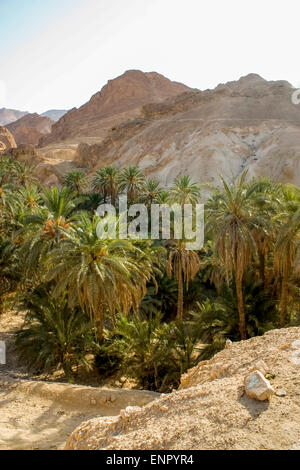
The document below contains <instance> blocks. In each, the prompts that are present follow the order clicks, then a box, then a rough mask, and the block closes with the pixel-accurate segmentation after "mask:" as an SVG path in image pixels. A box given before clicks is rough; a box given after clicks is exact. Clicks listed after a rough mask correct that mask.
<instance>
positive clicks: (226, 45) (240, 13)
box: [0, 0, 300, 112]
mask: <svg viewBox="0 0 300 470" xmlns="http://www.w3.org/2000/svg"><path fill="white" fill-rule="evenodd" d="M299 18H300V2H299V0H284V1H283V0H251V1H250V0H0V58H1V62H0V107H2V106H6V107H9V108H15V109H21V110H27V111H30V112H33V111H37V112H43V111H45V110H47V109H50V108H58V109H64V108H65V109H69V108H72V107H74V106H76V107H78V106H80V105H82V104H83V103H85V102H86V101H87V100H88V99H89V98H90V97H91V95H92V94H94V93H95V92H97V91H98V90H99V89H101V88H102V86H103V85H105V83H106V82H107V80H109V79H112V78H114V77H116V76H118V75H121V74H122V73H123V72H124V71H125V70H128V69H140V70H143V71H144V72H149V71H157V72H159V73H162V74H163V75H165V76H166V77H168V78H170V79H172V80H176V81H180V82H183V83H185V84H186V85H189V86H191V87H193V88H199V89H206V88H213V87H214V86H216V85H217V84H218V83H224V82H226V81H229V80H236V79H238V78H239V77H240V76H242V75H246V74H248V73H250V72H254V73H259V74H260V75H262V76H263V77H264V78H266V79H269V80H279V79H285V80H288V81H289V82H290V83H292V84H293V85H294V86H297V87H299V86H300V66H299V61H300V57H299V21H300V20H299Z"/></svg>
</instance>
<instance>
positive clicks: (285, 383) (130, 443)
mask: <svg viewBox="0 0 300 470" xmlns="http://www.w3.org/2000/svg"><path fill="white" fill-rule="evenodd" d="M299 338H300V328H299V327H296V328H284V329H281V330H272V331H269V332H268V333H266V334H265V335H264V336H260V337H254V338H251V339H249V340H247V341H240V342H234V343H232V345H231V346H230V348H227V349H224V350H223V351H221V352H219V353H218V354H216V355H215V356H214V357H213V358H212V359H211V360H209V361H203V362H200V363H199V364H198V365H197V366H196V367H194V368H193V369H191V370H189V371H188V372H187V374H185V375H184V376H183V377H182V381H181V387H180V390H178V391H175V392H173V393H170V394H167V395H162V396H161V397H160V398H158V399H156V400H154V401H152V402H151V403H149V404H147V405H146V406H141V407H136V406H133V407H127V408H126V409H124V410H123V411H121V412H120V414H119V416H112V417H95V418H94V419H92V420H89V421H86V422H84V423H82V424H81V425H80V426H78V427H77V428H76V429H75V430H74V432H73V433H72V435H71V436H70V438H69V439H68V441H67V443H66V447H65V448H66V449H72V450H80V449H82V450H83V449H85V450H102V449H106V450H125V449H126V450H133V449H136V450H146V449H150V450H153V449H156V450H160V449H162V450H164V449H168V450H171V449H178V450H181V449H199V450H220V449H225V450H227V449H228V450H229V449H232V450H238V449H239V450H242V449H257V450H258V449H293V448H299V443H300V406H299V387H300V374H299V371H300V369H299V364H296V363H295V362H294V361H293V360H292V358H293V354H295V351H300V344H299V345H298V341H299ZM262 358H263V359H262ZM262 361H263V364H262ZM259 365H263V366H264V367H265V368H266V370H268V371H269V372H270V371H271V372H272V374H270V375H272V377H273V378H272V379H271V380H272V382H271V384H270V385H271V386H272V387H274V388H276V390H278V391H279V390H282V389H283V390H284V391H285V392H286V395H287V397H288V399H286V398H284V397H283V395H282V394H280V396H277V395H274V397H273V398H272V400H270V401H260V400H253V399H252V398H250V397H249V396H248V395H246V394H245V393H244V378H245V375H246V376H249V377H251V376H253V373H252V372H251V370H252V369H253V367H255V366H259ZM258 375H259V378H258V380H259V383H260V381H262V382H263V380H265V379H264V377H263V375H262V374H261V373H259V374H258ZM250 382H251V380H250ZM250 385H251V383H250ZM270 385H269V384H268V383H267V384H264V386H265V387H266V389H267V390H269V387H270ZM251 388H252V390H253V388H254V387H253V386H252V387H251ZM262 396H263V395H261V394H260V398H261V397H262Z"/></svg>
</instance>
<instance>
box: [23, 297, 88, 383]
mask: <svg viewBox="0 0 300 470" xmlns="http://www.w3.org/2000/svg"><path fill="white" fill-rule="evenodd" d="M24 307H27V308H28V313H27V315H26V318H25V323H24V325H23V328H22V329H21V330H20V331H19V332H18V333H17V338H16V347H17V350H18V352H19V354H20V358H21V359H23V360H24V361H25V362H26V363H27V364H28V367H29V368H30V369H34V370H35V371H36V372H37V373H43V372H51V371H53V370H55V369H59V368H60V367H62V369H63V371H64V373H65V376H66V378H67V379H68V381H69V382H73V381H74V370H73V369H74V367H75V366H77V367H78V366H83V367H84V368H85V369H87V370H90V369H91V368H92V365H91V362H90V361H89V360H88V359H87V357H86V356H87V355H88V354H91V353H95V352H96V351H97V344H96V343H95V341H94V333H93V324H92V323H91V322H90V321H89V320H88V318H87V316H86V315H85V314H84V313H83V312H82V311H81V310H80V309H79V308H73V309H71V308H69V307H68V304H67V299H66V295H65V294H64V295H62V296H61V298H59V299H57V300H54V299H53V298H51V295H49V294H47V292H46V291H45V289H36V290H35V292H34V293H33V294H31V295H30V296H29V298H28V299H27V300H26V301H25V302H24Z"/></svg>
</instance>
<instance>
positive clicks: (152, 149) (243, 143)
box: [77, 74, 300, 184]
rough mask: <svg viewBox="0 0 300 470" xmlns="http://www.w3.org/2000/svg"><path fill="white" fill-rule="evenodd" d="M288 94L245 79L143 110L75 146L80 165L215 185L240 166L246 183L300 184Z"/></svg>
mask: <svg viewBox="0 0 300 470" xmlns="http://www.w3.org/2000/svg"><path fill="white" fill-rule="evenodd" d="M292 93H293V88H292V87H291V85H289V84H288V83H287V82H284V81H278V82H268V81H266V80H264V79H263V78H261V77H259V76H258V75H255V74H251V75H248V76H247V77H243V78H241V79H240V80H238V81H237V82H230V83H227V84H225V85H219V86H218V87H216V88H215V89H214V90H207V91H189V92H185V93H183V94H180V95H177V96H175V97H172V98H169V99H167V100H166V101H164V102H161V103H156V104H155V103H154V104H147V105H145V106H144V107H143V109H142V112H141V113H140V115H139V116H138V117H136V118H135V119H131V120H129V121H127V122H123V123H121V124H120V125H118V126H116V127H115V128H114V129H111V130H110V131H109V133H108V135H107V136H106V138H105V139H104V140H103V141H102V142H100V143H95V144H93V145H87V144H86V145H85V146H79V147H78V154H77V158H78V162H79V164H81V165H85V166H87V167H88V168H90V169H92V170H94V169H97V168H100V167H101V166H103V165H106V164H111V163H114V164H115V165H117V166H119V167H123V166H127V165H138V166H140V167H141V168H142V169H143V170H144V172H145V173H146V174H147V175H151V176H155V177H157V178H159V179H160V181H161V182H162V183H164V184H168V183H169V182H170V181H172V180H173V179H174V178H175V177H177V176H178V175H180V174H183V173H188V174H190V175H191V176H193V177H194V178H195V179H198V180H199V181H200V182H211V183H219V181H220V179H219V174H222V175H224V176H225V178H230V177H231V176H232V174H233V175H235V176H237V175H239V174H240V173H241V172H242V171H243V170H244V169H246V168H247V169H248V171H249V178H251V177H252V176H259V175H262V176H269V177H271V178H272V179H273V180H275V181H281V182H291V183H294V184H300V167H299V165H298V159H299V154H300V105H298V106H297V105H294V104H293V103H292V100H291V96H292Z"/></svg>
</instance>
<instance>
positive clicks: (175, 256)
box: [167, 240, 201, 320]
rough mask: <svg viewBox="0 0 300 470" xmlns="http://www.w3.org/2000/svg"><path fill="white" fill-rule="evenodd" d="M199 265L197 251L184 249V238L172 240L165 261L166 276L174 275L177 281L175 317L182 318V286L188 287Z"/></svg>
mask: <svg viewBox="0 0 300 470" xmlns="http://www.w3.org/2000/svg"><path fill="white" fill-rule="evenodd" d="M200 267H201V264H200V259H199V256H198V253H197V252H196V251H193V250H187V249H186V242H185V241H184V240H174V242H173V244H172V245H171V247H170V251H169V258H168V263H167V274H168V276H169V277H170V278H171V277H174V279H175V280H176V281H177V283H178V298H177V318H178V319H180V320H182V318H183V287H184V284H185V285H186V289H188V287H189V283H190V282H191V281H192V280H193V279H194V277H195V276H196V274H197V273H198V271H199V269H200Z"/></svg>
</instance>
